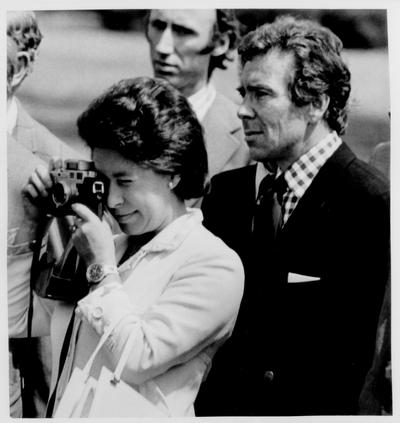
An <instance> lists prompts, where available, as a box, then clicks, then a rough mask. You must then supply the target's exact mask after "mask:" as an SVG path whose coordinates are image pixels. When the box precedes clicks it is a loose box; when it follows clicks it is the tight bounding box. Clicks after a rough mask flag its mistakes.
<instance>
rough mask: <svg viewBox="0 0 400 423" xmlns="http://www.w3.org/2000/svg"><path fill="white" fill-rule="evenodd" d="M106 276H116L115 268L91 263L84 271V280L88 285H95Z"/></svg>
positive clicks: (116, 270)
mask: <svg viewBox="0 0 400 423" xmlns="http://www.w3.org/2000/svg"><path fill="white" fill-rule="evenodd" d="M108 275H118V268H117V266H113V265H110V264H101V263H92V264H91V265H89V266H88V268H87V270H86V279H87V281H88V282H89V284H97V283H99V282H101V281H102V280H103V279H104V278H105V277H106V276H108Z"/></svg>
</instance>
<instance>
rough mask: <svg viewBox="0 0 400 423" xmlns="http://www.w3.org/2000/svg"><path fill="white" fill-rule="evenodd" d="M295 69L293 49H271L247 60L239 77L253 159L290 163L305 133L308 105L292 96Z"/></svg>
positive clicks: (243, 121)
mask: <svg viewBox="0 0 400 423" xmlns="http://www.w3.org/2000/svg"><path fill="white" fill-rule="evenodd" d="M293 73H294V58H293V56H292V54H291V53H282V52H280V51H278V50H271V51H270V52H268V53H267V54H265V55H260V56H257V57H255V58H254V59H253V60H251V61H248V62H246V63H245V65H244V67H243V70H242V73H241V77H240V81H241V87H240V88H239V91H240V94H241V95H242V97H243V101H242V104H241V106H240V107H239V111H238V116H239V117H240V119H242V123H243V128H244V132H245V135H246V142H247V144H248V146H249V149H250V156H251V158H252V159H253V160H257V161H261V162H263V161H266V162H275V163H277V164H282V163H283V164H285V163H291V162H292V161H294V160H295V159H297V156H298V153H299V151H298V150H299V148H300V147H301V145H302V141H303V140H304V139H305V136H306V128H307V123H308V121H307V112H306V110H307V109H306V107H297V106H296V105H294V104H293V103H292V101H291V99H290V93H289V90H288V85H289V82H290V81H291V78H292V75H293Z"/></svg>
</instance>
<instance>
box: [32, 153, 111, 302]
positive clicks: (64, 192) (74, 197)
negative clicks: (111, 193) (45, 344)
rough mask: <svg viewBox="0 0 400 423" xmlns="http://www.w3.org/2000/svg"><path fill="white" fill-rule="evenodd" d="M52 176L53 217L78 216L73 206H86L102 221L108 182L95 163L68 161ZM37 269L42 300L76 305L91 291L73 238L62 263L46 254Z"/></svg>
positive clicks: (69, 242) (50, 201)
mask: <svg viewBox="0 0 400 423" xmlns="http://www.w3.org/2000/svg"><path fill="white" fill-rule="evenodd" d="M50 174H51V177H52V179H53V186H52V188H51V190H50V196H49V209H48V212H49V214H51V215H53V216H55V217H64V216H69V215H74V214H75V213H74V212H73V210H72V208H71V205H72V204H73V203H82V204H84V205H86V206H87V207H89V208H90V209H91V210H92V211H93V212H94V213H96V215H97V216H98V217H99V218H102V215H103V201H104V197H105V194H106V193H105V183H104V181H103V180H102V179H101V178H100V177H99V176H98V174H97V172H96V170H95V167H94V163H93V162H90V161H86V160H72V159H69V160H65V161H64V162H63V166H62V167H61V168H59V169H55V170H53V171H50ZM35 269H37V271H35V273H36V278H35V279H36V280H35V291H36V293H37V294H38V295H39V296H41V297H44V298H50V299H54V300H61V301H66V302H70V303H74V302H76V301H78V300H79V299H80V298H82V297H84V296H85V295H86V294H87V293H88V291H89V285H88V283H87V281H86V276H85V272H86V266H85V265H84V263H83V261H82V260H81V259H80V257H79V255H78V252H77V250H76V249H75V247H74V246H73V243H72V239H71V238H70V239H69V241H68V243H67V245H66V246H65V249H64V252H63V254H62V256H61V258H60V259H59V260H57V261H56V260H55V259H54V258H53V257H52V255H51V254H49V253H48V251H45V252H44V253H43V254H42V256H41V257H40V259H39V261H38V263H37V264H36V263H35Z"/></svg>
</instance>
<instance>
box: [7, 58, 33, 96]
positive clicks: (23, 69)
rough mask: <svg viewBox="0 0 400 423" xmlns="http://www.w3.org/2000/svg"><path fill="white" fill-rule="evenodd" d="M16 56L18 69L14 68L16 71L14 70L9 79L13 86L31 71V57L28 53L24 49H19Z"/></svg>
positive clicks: (18, 83)
mask: <svg viewBox="0 0 400 423" xmlns="http://www.w3.org/2000/svg"><path fill="white" fill-rule="evenodd" d="M17 57H18V69H16V71H15V72H14V75H13V78H12V81H11V86H12V87H13V88H16V87H18V86H19V85H20V84H21V82H22V81H23V80H24V79H25V77H26V76H27V75H28V74H29V72H30V71H31V59H30V57H29V54H28V53H27V52H25V51H20V52H19V53H18V54H17Z"/></svg>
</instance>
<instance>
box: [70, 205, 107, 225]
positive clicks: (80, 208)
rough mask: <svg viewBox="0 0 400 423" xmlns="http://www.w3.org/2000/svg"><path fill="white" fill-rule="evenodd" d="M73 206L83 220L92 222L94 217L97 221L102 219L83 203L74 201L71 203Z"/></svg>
mask: <svg viewBox="0 0 400 423" xmlns="http://www.w3.org/2000/svg"><path fill="white" fill-rule="evenodd" d="M71 208H72V210H73V211H74V212H75V213H76V214H77V216H78V217H79V218H80V219H82V221H83V222H90V221H92V220H93V219H95V220H96V221H99V220H100V219H99V218H98V217H97V215H96V214H95V213H93V212H92V210H90V209H89V207H87V206H85V205H83V204H80V203H74V204H72V205H71Z"/></svg>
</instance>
